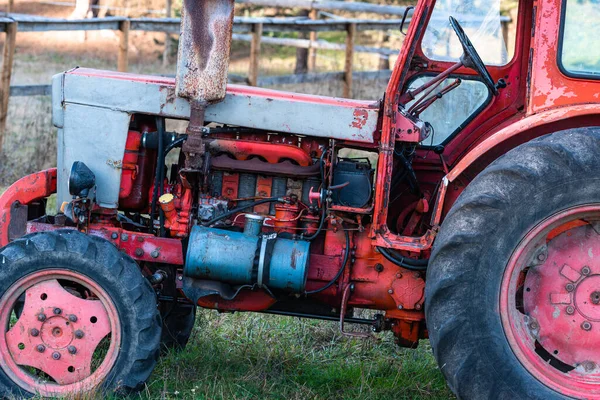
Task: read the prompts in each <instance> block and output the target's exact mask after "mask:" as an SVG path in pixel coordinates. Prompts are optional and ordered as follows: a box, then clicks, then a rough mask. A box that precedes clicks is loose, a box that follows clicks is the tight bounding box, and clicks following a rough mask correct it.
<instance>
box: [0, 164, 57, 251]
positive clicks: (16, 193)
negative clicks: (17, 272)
mask: <svg viewBox="0 0 600 400" xmlns="http://www.w3.org/2000/svg"><path fill="white" fill-rule="evenodd" d="M53 193H56V168H51V169H47V170H44V171H40V172H36V173H33V174H31V175H27V176H24V177H23V178H21V179H19V180H18V181H16V182H15V183H13V184H12V185H11V186H10V187H9V188H8V189H6V191H5V192H4V193H2V194H1V195H0V247H4V246H6V245H7V244H8V242H9V241H10V240H13V239H16V238H17V237H18V236H21V235H22V234H25V230H26V228H27V212H25V213H23V212H21V211H20V210H23V209H24V211H27V209H26V208H24V207H22V206H26V205H27V204H30V203H32V202H34V201H37V200H40V199H44V198H46V197H48V196H50V195H51V194H53ZM23 216H24V218H23Z"/></svg>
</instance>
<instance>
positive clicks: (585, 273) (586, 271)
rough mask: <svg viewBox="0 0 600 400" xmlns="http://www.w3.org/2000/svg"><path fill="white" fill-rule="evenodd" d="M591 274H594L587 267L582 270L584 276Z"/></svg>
mask: <svg viewBox="0 0 600 400" xmlns="http://www.w3.org/2000/svg"><path fill="white" fill-rule="evenodd" d="M591 272H592V270H591V269H590V267H588V266H587V265H586V266H585V267H583V268H581V273H582V274H583V275H589V274H590V273H591Z"/></svg>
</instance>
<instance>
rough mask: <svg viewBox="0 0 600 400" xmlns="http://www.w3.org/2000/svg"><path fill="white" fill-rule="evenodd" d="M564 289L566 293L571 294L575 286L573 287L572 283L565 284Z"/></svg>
mask: <svg viewBox="0 0 600 400" xmlns="http://www.w3.org/2000/svg"><path fill="white" fill-rule="evenodd" d="M565 289H567V292H572V291H573V290H575V285H573V284H572V283H567V285H566V286H565Z"/></svg>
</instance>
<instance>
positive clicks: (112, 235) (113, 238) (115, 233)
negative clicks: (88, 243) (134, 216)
mask: <svg viewBox="0 0 600 400" xmlns="http://www.w3.org/2000/svg"><path fill="white" fill-rule="evenodd" d="M118 237H119V235H118V234H117V232H113V233H112V234H111V235H110V238H111V239H112V240H117V238H118Z"/></svg>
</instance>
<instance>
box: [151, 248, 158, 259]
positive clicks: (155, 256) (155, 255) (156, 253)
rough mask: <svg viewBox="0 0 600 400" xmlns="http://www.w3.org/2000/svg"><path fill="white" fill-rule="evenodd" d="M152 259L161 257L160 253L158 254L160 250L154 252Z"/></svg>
mask: <svg viewBox="0 0 600 400" xmlns="http://www.w3.org/2000/svg"><path fill="white" fill-rule="evenodd" d="M150 255H151V256H152V258H158V256H160V253H159V252H158V250H154V251H153V252H152V253H151V254H150Z"/></svg>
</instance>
